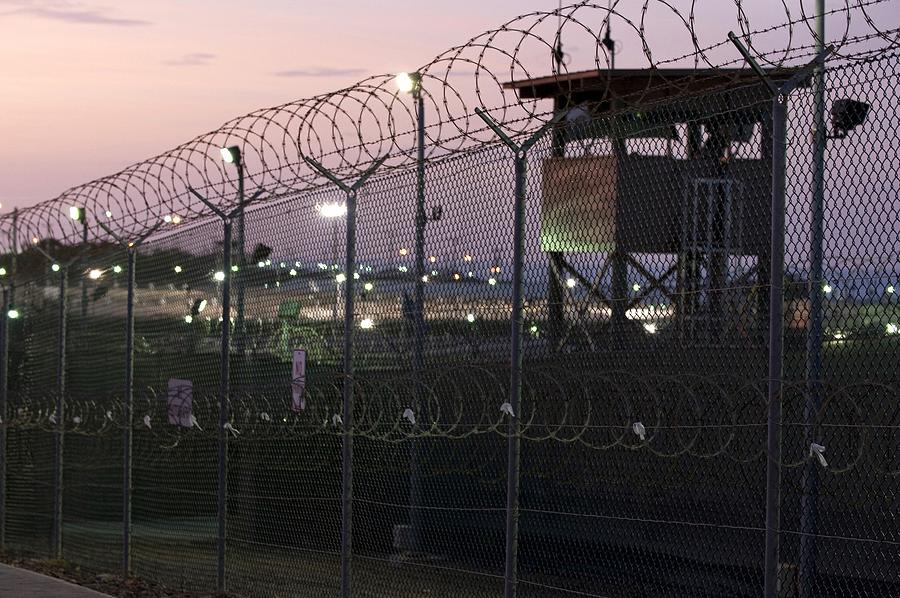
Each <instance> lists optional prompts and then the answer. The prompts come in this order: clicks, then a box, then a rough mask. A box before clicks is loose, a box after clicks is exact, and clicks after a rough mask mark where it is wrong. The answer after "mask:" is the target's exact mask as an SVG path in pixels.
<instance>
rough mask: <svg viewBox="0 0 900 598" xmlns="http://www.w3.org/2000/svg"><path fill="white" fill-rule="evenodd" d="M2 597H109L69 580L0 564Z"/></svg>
mask: <svg viewBox="0 0 900 598" xmlns="http://www.w3.org/2000/svg"><path fill="white" fill-rule="evenodd" d="M0 598H109V597H108V596H107V595H106V594H101V593H100V592H95V591H94V590H89V589H87V588H82V587H81V586H76V585H73V584H71V583H69V582H67V581H62V580H59V579H54V578H53V577H47V576H46V575H41V574H39V573H33V572H31V571H27V570H25V569H18V568H16V567H9V566H7V565H0Z"/></svg>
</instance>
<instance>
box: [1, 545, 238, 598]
mask: <svg viewBox="0 0 900 598" xmlns="http://www.w3.org/2000/svg"><path fill="white" fill-rule="evenodd" d="M0 562H3V563H6V564H8V565H12V566H14V567H21V568H23V569H29V570H31V571H35V572H37V573H41V574H43V575H49V576H50V577H56V578H58V579H63V580H65V581H68V582H70V583H74V584H77V585H80V586H84V587H87V588H91V589H92V590H96V591H98V592H103V593H104V594H109V595H111V596H118V597H119V598H160V597H167V598H209V597H211V596H213V595H212V594H199V593H196V592H183V591H179V590H174V589H172V588H169V587H166V586H164V585H162V584H159V583H155V582H152V581H147V580H145V579H139V578H136V577H130V578H127V579H126V578H123V577H121V576H119V575H113V574H111V573H98V572H96V571H91V570H89V569H85V568H84V567H81V566H79V565H75V564H73V563H70V562H68V561H63V560H51V559H39V558H31V557H27V556H21V555H15V554H11V553H9V552H0ZM217 598H227V597H226V596H222V595H220V596H217Z"/></svg>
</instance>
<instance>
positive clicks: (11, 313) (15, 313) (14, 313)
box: [6, 308, 19, 320]
mask: <svg viewBox="0 0 900 598" xmlns="http://www.w3.org/2000/svg"><path fill="white" fill-rule="evenodd" d="M6 315H7V316H8V317H9V319H10V320H15V319H18V317H19V310H18V309H16V308H12V309H10V310H9V311H8V312H6Z"/></svg>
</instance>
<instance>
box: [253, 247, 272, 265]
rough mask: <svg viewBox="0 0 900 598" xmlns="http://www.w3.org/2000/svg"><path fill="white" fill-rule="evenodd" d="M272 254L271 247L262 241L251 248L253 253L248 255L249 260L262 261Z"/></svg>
mask: <svg viewBox="0 0 900 598" xmlns="http://www.w3.org/2000/svg"><path fill="white" fill-rule="evenodd" d="M270 255H272V248H271V247H269V246H268V245H264V244H263V243H258V244H257V245H256V247H255V248H254V249H253V255H252V256H250V261H251V262H264V261H266V258H268V257H269V256H270Z"/></svg>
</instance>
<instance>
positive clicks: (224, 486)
mask: <svg viewBox="0 0 900 598" xmlns="http://www.w3.org/2000/svg"><path fill="white" fill-rule="evenodd" d="M188 191H189V192H190V193H191V194H192V195H193V196H194V197H196V198H197V199H199V200H200V201H201V202H203V203H204V204H205V205H206V207H208V208H209V209H210V210H212V212H213V214H215V215H216V216H218V217H219V218H220V219H221V220H222V225H223V227H224V231H223V235H222V253H223V254H224V256H223V257H224V259H223V260H222V261H223V269H222V272H223V274H224V276H225V278H224V280H223V284H222V340H221V351H220V355H219V367H220V370H219V426H218V428H219V429H218V434H219V435H218V457H217V458H218V478H217V490H218V492H217V502H216V504H217V508H216V520H217V526H216V589H217V591H218V593H220V594H224V593H225V539H226V531H227V528H226V519H227V508H228V430H227V429H226V428H225V426H226V425H227V424H228V403H229V399H230V395H231V227H232V222H233V220H234V218H235V217H236V216H238V215H240V214H242V213H243V211H244V210H245V209H246V208H247V206H248V205H249V204H250V203H252V202H254V201H255V200H256V199H258V198H259V196H260V195H262V193H263V190H262V189H259V190H257V191H256V193H254V194H253V197H251V198H250V199H249V200H247V201H245V202H243V203H240V204H238V206H237V207H236V208H235V209H233V210H232V211H230V212H225V211H223V210H221V209H219V207H218V206H217V205H215V204H214V203H213V202H211V201H209V200H208V199H207V198H205V197H203V196H202V195H200V194H199V193H198V192H197V191H196V190H195V189H193V188H192V187H188Z"/></svg>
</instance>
